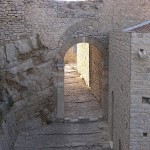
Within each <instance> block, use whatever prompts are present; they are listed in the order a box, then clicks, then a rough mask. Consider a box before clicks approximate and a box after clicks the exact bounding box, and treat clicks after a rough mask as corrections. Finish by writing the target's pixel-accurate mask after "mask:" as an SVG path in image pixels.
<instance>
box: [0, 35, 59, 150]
mask: <svg viewBox="0 0 150 150" xmlns="http://www.w3.org/2000/svg"><path fill="white" fill-rule="evenodd" d="M53 55H54V54H53V52H51V51H49V50H48V49H47V48H45V47H44V46H43V45H42V43H41V42H40V39H39V37H38V36H36V37H35V36H32V37H28V38H25V39H21V40H17V41H15V42H12V43H9V44H6V45H4V46H1V47H0V62H1V72H0V73H1V75H2V78H3V80H4V83H5V87H6V89H7V90H8V93H9V95H10V96H11V98H12V100H13V102H14V104H13V106H12V108H11V111H10V112H8V111H5V107H4V104H5V103H4V104H3V103H0V112H3V114H5V115H4V117H5V118H4V119H3V120H2V122H1V123H0V125H1V126H2V130H0V131H2V133H1V134H0V146H1V149H2V150H7V149H10V147H12V146H13V142H14V140H15V138H16V136H17V134H18V133H19V131H20V130H22V129H23V128H24V124H25V121H27V120H29V119H32V118H35V117H39V118H40V119H41V120H42V122H45V123H46V122H47V120H43V118H41V115H40V112H41V111H42V112H43V114H44V115H45V116H47V118H49V121H51V120H52V119H54V115H55V112H56V92H57V90H56V86H57V85H56V83H57V82H56V78H55V75H54V74H55V73H56V72H57V67H56V63H57V62H55V60H53ZM4 97H5V95H4ZM6 103H7V101H6ZM6 110H7V109H6ZM45 112H49V113H47V114H45ZM10 133H11V134H10Z"/></svg>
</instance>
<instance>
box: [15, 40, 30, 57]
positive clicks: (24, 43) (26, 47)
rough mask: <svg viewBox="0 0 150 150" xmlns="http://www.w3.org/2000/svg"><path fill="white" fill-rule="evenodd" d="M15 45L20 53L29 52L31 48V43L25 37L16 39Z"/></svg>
mask: <svg viewBox="0 0 150 150" xmlns="http://www.w3.org/2000/svg"><path fill="white" fill-rule="evenodd" d="M15 46H16V48H17V49H18V52H19V53H20V54H26V53H29V52H30V51H31V50H32V49H31V45H30V43H29V41H28V40H27V39H23V40H18V41H16V42H15Z"/></svg>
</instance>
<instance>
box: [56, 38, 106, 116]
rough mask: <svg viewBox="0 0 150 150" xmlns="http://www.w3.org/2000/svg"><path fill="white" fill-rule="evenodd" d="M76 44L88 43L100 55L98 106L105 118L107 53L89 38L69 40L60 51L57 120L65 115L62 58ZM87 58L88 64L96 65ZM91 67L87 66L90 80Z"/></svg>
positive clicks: (94, 40) (93, 39)
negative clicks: (100, 82)
mask: <svg viewBox="0 0 150 150" xmlns="http://www.w3.org/2000/svg"><path fill="white" fill-rule="evenodd" d="M77 43H88V44H89V45H90V47H92V46H93V47H92V48H93V49H94V48H96V49H97V50H98V53H99V54H100V55H101V58H102V67H103V70H102V72H101V73H100V72H99V75H100V74H101V75H100V76H101V79H100V80H102V84H103V85H102V90H103V96H102V97H101V98H100V99H101V103H100V104H101V107H102V108H103V112H102V114H103V116H104V117H107V116H106V115H107V106H106V105H107V98H106V95H107V91H106V90H107V89H106V88H105V83H106V80H108V78H107V77H105V74H106V73H105V71H106V69H105V68H106V66H107V60H108V59H107V55H106V54H107V51H106V49H105V47H104V46H103V45H102V44H101V43H100V41H99V40H97V39H95V38H91V37H77V38H72V39H70V40H69V41H68V43H66V44H65V45H64V46H63V47H62V48H61V50H60V56H61V59H59V61H58V70H59V73H58V88H57V89H58V92H57V93H58V97H57V118H64V117H65V114H64V57H65V54H66V52H67V50H68V49H69V48H70V47H72V46H73V45H76V44H77ZM89 58H90V59H89V63H93V65H94V64H96V63H97V62H96V60H94V61H93V62H90V60H91V56H89ZM90 65H91V64H90ZM91 66H92V65H91ZM91 66H89V68H90V70H89V77H90V78H91V76H93V75H92V71H93V70H92V69H93V68H92V67H91ZM97 77H98V75H97ZM89 83H90V85H92V83H91V80H90V81H89ZM93 86H94V84H93ZM93 89H94V88H93ZM95 89H96V88H95ZM94 91H95V90H94ZM97 91H98V90H97ZM93 93H94V92H93ZM95 93H96V92H95ZM95 93H94V94H95ZM97 93H98V92H97ZM98 94H99V93H98ZM98 94H97V95H98ZM97 95H96V96H97ZM104 109H105V110H104Z"/></svg>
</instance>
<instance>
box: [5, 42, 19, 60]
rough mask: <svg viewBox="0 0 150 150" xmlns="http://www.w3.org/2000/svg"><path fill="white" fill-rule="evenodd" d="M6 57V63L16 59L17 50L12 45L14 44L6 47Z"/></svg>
mask: <svg viewBox="0 0 150 150" xmlns="http://www.w3.org/2000/svg"><path fill="white" fill-rule="evenodd" d="M6 55H7V56H6V57H7V62H9V63H11V62H13V61H15V60H16V57H17V49H16V47H15V45H14V43H10V44H7V45H6Z"/></svg>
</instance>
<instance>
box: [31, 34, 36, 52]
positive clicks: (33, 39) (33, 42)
mask: <svg viewBox="0 0 150 150" xmlns="http://www.w3.org/2000/svg"><path fill="white" fill-rule="evenodd" d="M30 40H31V42H32V45H33V48H34V49H38V41H37V38H36V37H35V36H34V37H30Z"/></svg>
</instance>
